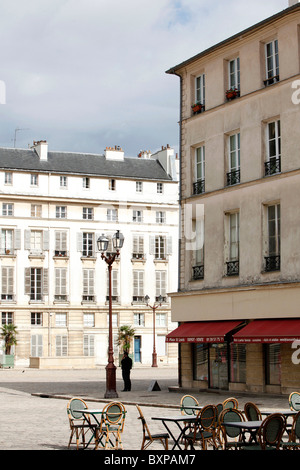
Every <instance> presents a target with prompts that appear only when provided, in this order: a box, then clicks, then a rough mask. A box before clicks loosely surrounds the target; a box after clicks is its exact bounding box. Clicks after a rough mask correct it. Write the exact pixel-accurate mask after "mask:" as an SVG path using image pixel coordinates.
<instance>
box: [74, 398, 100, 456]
mask: <svg viewBox="0 0 300 470" xmlns="http://www.w3.org/2000/svg"><path fill="white" fill-rule="evenodd" d="M81 409H82V410H86V409H87V404H86V403H85V401H84V400H82V399H81V398H77V397H73V398H71V400H70V401H69V402H68V404H67V414H68V418H69V424H70V429H71V434H70V439H69V444H68V447H70V445H71V444H72V443H76V448H77V450H78V449H79V448H80V445H82V446H83V448H84V447H85V441H86V439H85V438H86V434H87V433H88V431H91V430H93V431H94V437H95V438H96V434H97V426H96V425H92V424H91V422H90V418H89V416H87V417H84V416H83V414H82V413H81V412H80V411H77V410H81ZM73 438H75V442H73Z"/></svg>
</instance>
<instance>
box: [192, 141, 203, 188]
mask: <svg viewBox="0 0 300 470" xmlns="http://www.w3.org/2000/svg"><path fill="white" fill-rule="evenodd" d="M195 176H196V181H195V183H194V185H193V193H194V194H202V193H204V192H205V147H204V146H202V147H198V148H197V149H196V150H195Z"/></svg>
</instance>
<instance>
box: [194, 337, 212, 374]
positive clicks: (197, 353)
mask: <svg viewBox="0 0 300 470" xmlns="http://www.w3.org/2000/svg"><path fill="white" fill-rule="evenodd" d="M192 348H193V378H194V380H203V381H207V380H208V348H209V346H208V344H207V343H205V344H192Z"/></svg>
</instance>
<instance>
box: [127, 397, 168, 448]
mask: <svg viewBox="0 0 300 470" xmlns="http://www.w3.org/2000/svg"><path fill="white" fill-rule="evenodd" d="M135 406H136V407H137V410H138V412H139V415H140V416H139V417H138V419H140V420H141V421H142V426H143V441H142V447H141V450H146V449H147V448H148V447H149V446H150V445H151V444H152V443H153V442H155V441H160V442H161V443H162V445H163V446H164V449H165V450H168V439H169V437H170V436H169V434H168V433H160V434H151V432H150V429H149V427H148V425H147V422H146V419H145V417H144V415H143V413H142V410H141V408H140V407H139V405H137V404H136V405H135Z"/></svg>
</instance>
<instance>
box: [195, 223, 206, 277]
mask: <svg viewBox="0 0 300 470" xmlns="http://www.w3.org/2000/svg"><path fill="white" fill-rule="evenodd" d="M193 226H194V227H193V228H194V233H195V240H194V247H193V250H194V251H193V280H194V281H197V280H200V279H204V218H201V219H197V220H194V221H193Z"/></svg>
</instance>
